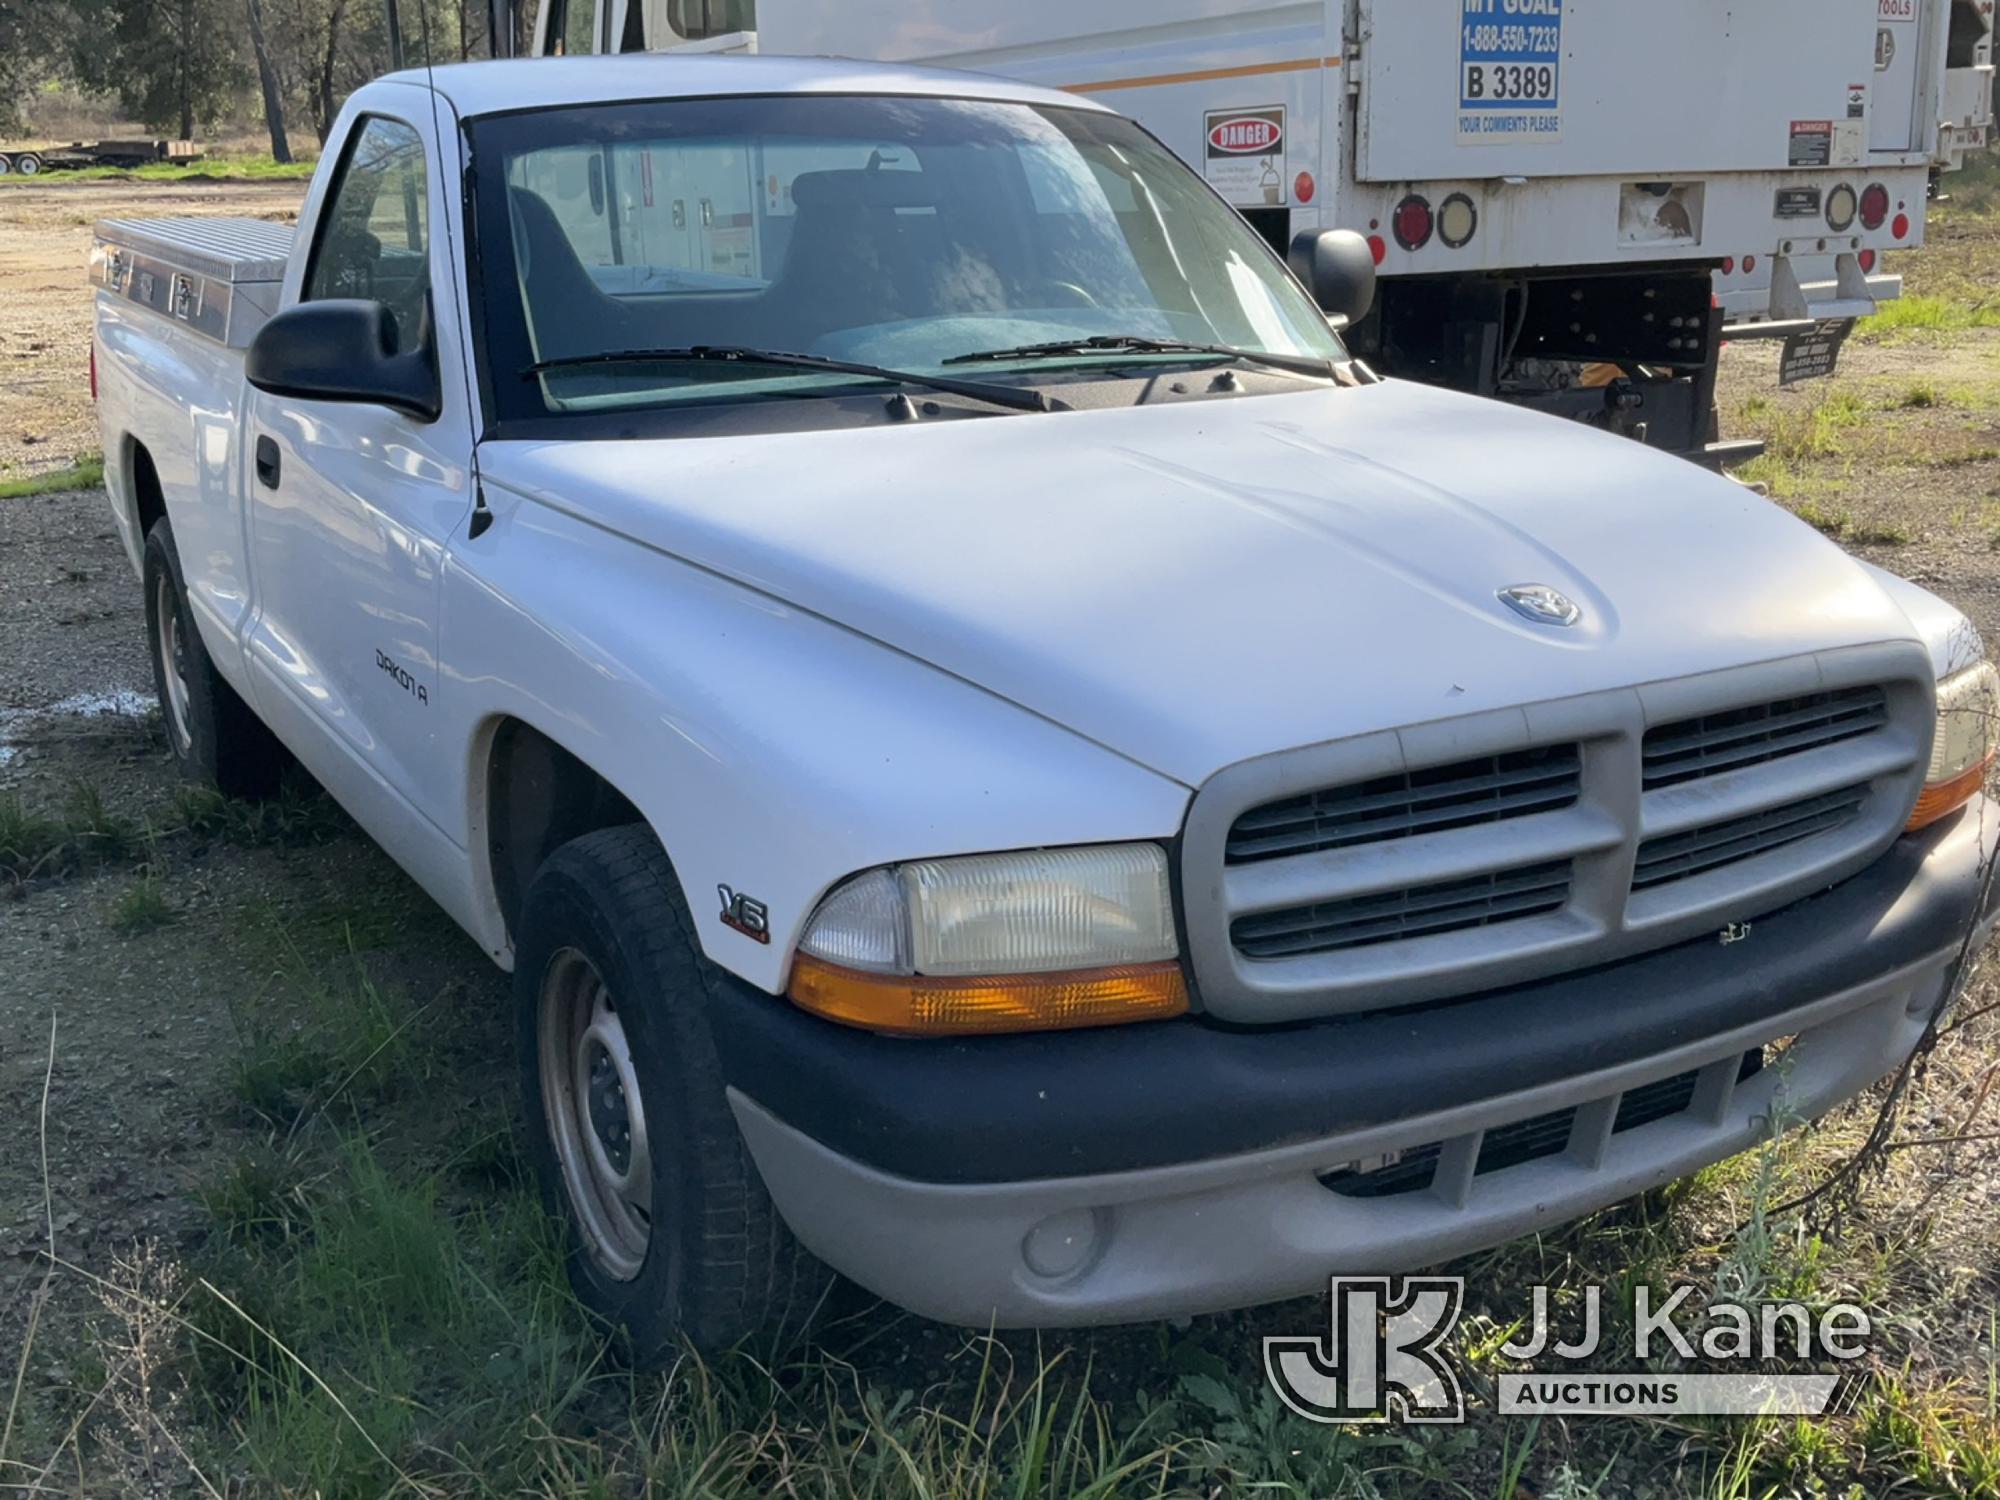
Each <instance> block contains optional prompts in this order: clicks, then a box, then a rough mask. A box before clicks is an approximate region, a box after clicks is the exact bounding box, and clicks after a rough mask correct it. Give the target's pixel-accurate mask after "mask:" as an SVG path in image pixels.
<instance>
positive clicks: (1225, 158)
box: [1201, 104, 1285, 207]
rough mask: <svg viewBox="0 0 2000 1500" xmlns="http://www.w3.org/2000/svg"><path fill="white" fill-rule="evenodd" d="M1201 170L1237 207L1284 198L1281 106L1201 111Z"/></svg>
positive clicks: (1273, 203)
mask: <svg viewBox="0 0 2000 1500" xmlns="http://www.w3.org/2000/svg"><path fill="white" fill-rule="evenodd" d="M1201 167H1202V175H1203V176H1204V177H1206V178H1207V179H1208V185H1209V186H1210V187H1212V188H1214V189H1215V190H1216V191H1217V192H1218V193H1220V194H1222V196H1223V197H1225V198H1227V199H1228V200H1229V201H1230V202H1231V203H1234V204H1237V205H1238V206H1250V207H1266V206H1268V207H1275V206H1278V205H1281V204H1283V203H1284V202H1285V108H1284V106H1283V105H1282V104H1271V105H1260V106H1258V107H1256V108H1253V109H1213V110H1210V111H1208V113H1206V114H1205V115H1203V116H1202V153H1201Z"/></svg>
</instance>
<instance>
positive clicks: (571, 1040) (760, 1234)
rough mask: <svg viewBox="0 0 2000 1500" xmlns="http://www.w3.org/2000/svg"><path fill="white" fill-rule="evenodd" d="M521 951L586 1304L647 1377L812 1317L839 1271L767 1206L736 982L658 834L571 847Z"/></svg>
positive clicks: (561, 1193) (555, 867)
mask: <svg viewBox="0 0 2000 1500" xmlns="http://www.w3.org/2000/svg"><path fill="white" fill-rule="evenodd" d="M519 931H520V943H519V946H518V948H517V950H516V953H515V965H514V996H515V1005H516V1011H517V1018H518V1034H519V1042H520V1053H521V1065H522V1083H523V1090H522V1092H523V1102H524V1104H525V1107H526V1113H527V1115H528V1129H527V1138H528V1140H529V1142H530V1148H529V1149H530V1155H531V1156H532V1158H533V1160H534V1164H535V1170H536V1176H537V1178H538V1179H539V1181H540V1183H541V1187H542V1192H543V1196H544V1199H545V1200H546V1202H547V1203H548V1205H549V1207H550V1209H551V1210H552V1211H553V1212H554V1213H556V1214H557V1215H558V1216H559V1217H560V1218H561V1219H562V1220H563V1221H564V1225H565V1228H566V1229H567V1231H568V1239H569V1254H568V1261H569V1272H570V1280H571V1283H572V1284H573V1285H574V1286H575V1288H576V1292H577V1295H578V1296H579V1297H580V1298H581V1299H582V1301H583V1302H584V1303H585V1305H586V1306H588V1307H590V1308H591V1309H592V1310H593V1311H594V1312H596V1313H598V1314H599V1315H600V1316H602V1317H603V1318H605V1319H606V1320H607V1321H609V1322H610V1323H612V1324H614V1325H616V1326H617V1327H619V1328H620V1329H622V1330H623V1331H624V1333H625V1334H626V1335H628V1336H629V1338H630V1341H631V1353H632V1356H633V1358H634V1360H635V1361H636V1362H637V1363H639V1364H641V1365H656V1364H660V1363H663V1362H664V1361H666V1360H669V1359H671V1358H673V1356H674V1355H675V1354H676V1353H677V1352H678V1345H679V1341H680V1340H681V1339H683V1338H685V1339H686V1340H688V1341H689V1342H690V1343H692V1344H693V1345H694V1346H695V1347H697V1348H698V1349H702V1350H705V1351H706V1350H715V1349H719V1348H722V1347H725V1346H727V1345H729V1344H731V1343H734V1342H735V1341H736V1340H738V1339H740V1338H743V1337H744V1336H746V1335H748V1334H751V1333H754V1332H758V1331H760V1330H764V1329H769V1328H773V1327H780V1328H781V1327H783V1326H785V1325H786V1324H788V1323H794V1322H795V1321H796V1320H799V1319H802V1318H804V1317H805V1316H806V1315H808V1314H809V1313H810V1311H811V1309H812V1307H813V1305H814V1302H815V1300H816V1297H817V1295H818V1293H819V1292H820V1291H821V1290H822V1289H823V1286H824V1283H825V1279H826V1275H827V1273H826V1272H825V1271H824V1270H823V1269H822V1268H821V1267H820V1266H819V1265H818V1263H817V1262H815V1261H813V1260H812V1258H811V1257H810V1256H809V1255H808V1254H807V1253H806V1251H805V1250H804V1249H803V1248H802V1247H801V1246H800V1245H799V1244H798V1243H797V1241H795V1240H794V1239H793V1238H792V1236H791V1234H790V1232H789V1231H788V1230H787V1229H786V1228H785V1226H784V1224H783V1222H782V1221H781V1220H780V1219H779V1217H778V1214H777V1210H776V1209H775V1208H774V1207H773V1206H772V1203H771V1200H770V1196H769V1195H768V1194H767V1193H766V1192H765V1190H764V1185H763V1182H762V1180H761V1179H760V1178H759V1177H758V1175H757V1169H756V1167H755V1165H754V1164H753V1163H752V1162H751V1160H750V1153H749V1149H748V1148H747V1147H746V1146H745V1145H744V1142H743V1138H742V1135H741V1134H740V1133H739V1132H738V1130H737V1128H736V1121H735V1119H734V1117H733V1116H732V1115H731V1113H730V1110H729V1104H728V1101H727V1100H726V1099H725V1097H724V1095H723V1080H722V1066H721V1062H720V1060H719V1059H718V1057H717V1054H716V1047H715V1038H714V1035H713V1033H712V1032H711V1031H710V1029H709V1015H710V1009H711V1007H710V995H711V992H712V990H713V988H714V987H715V986H716V985H718V984H720V983H721V982H723V981H722V980H721V978H720V976H719V974H718V973H717V971H716V970H715V969H714V968H713V967H712V966H711V965H710V964H709V963H708V961H707V960H706V959H705V958H703V957H702V955H701V953H700V951H699V949H698V947H697V945H696V943H695V940H694V935H693V934H694V924H693V921H692V919H691V918H690V917H689V915H688V911H687V907H686V904H685V903H684V902H683V901H682V899H681V895H680V889H679V885H678V883H677V882H676V880H675V878H674V873H673V869H672V867H671V865H669V863H668V861H667V856H666V853H665V851H664V850H662V849H661V848H660V845H659V842H658V840H656V839H655V838H654V837H653V836H652V833H651V832H650V831H649V830H648V829H646V828H644V827H642V826H636V825H635V826H630V827H624V828H607V829H603V830H600V831H599V832H596V833H591V834H586V835H584V836H583V837H582V838H579V839H576V840H574V841H573V842H571V843H568V844H565V845H563V846H562V848H560V849H558V850H556V852H555V853H554V854H552V855H550V856H549V858H548V860H547V861H546V862H545V863H544V864H543V865H542V868H541V869H540V871H539V872H537V874H536V876H535V878H534V880H533V882H532V883H531V884H530V885H529V887H528V893H527V897H526V899H525V901H524V902H523V905H522V914H521V921H520V925H519Z"/></svg>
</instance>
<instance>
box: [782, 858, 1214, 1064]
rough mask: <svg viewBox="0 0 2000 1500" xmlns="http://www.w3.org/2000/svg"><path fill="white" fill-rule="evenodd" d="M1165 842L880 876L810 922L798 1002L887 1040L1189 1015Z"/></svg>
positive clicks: (797, 966) (826, 905)
mask: <svg viewBox="0 0 2000 1500" xmlns="http://www.w3.org/2000/svg"><path fill="white" fill-rule="evenodd" d="M1179 957H1180V943H1179V940H1178V938H1177V936H1176V933H1175V928H1174V911H1173V896H1172V893H1171V890H1170V888H1169V885H1168V881H1167V855H1166V851H1165V850H1164V849H1162V848H1161V847H1160V846H1159V845H1158V844H1102V845H1097V846H1095V847H1090V848H1078V849H1043V850H1030V851H1027V852H1024V853H1020V854H978V855H971V856H968V857H966V858H962V859H925V860H915V861H912V862H911V863H909V864H903V865H893V866H889V867H887V868H884V869H877V870H869V871H866V872H865V873H863V874H860V875H856V876H855V877H853V878H852V879H851V880H848V881H846V882H845V883H844V884H842V885H840V886H838V887H836V888H835V889H834V890H833V891H832V893H831V894H829V895H828V896H827V898H826V899H825V900H824V901H822V902H821V903H820V905H819V909H818V910H817V911H815V912H814V913H813V915H812V919H811V921H809V922H808V923H807V924H806V931H805V935H804V936H803V937H802V938H801V939H800V941H799V951H798V955H797V957H796V958H795V959H794V961H793V965H792V980H791V985H790V988H789V994H790V995H791V998H792V1000H793V1002H794V1003H795V1004H797V1005H799V1006H800V1007H802V1008H803V1009H805V1010H809V1011H812V1012H813V1013H814V1014H816V1015H821V1016H825V1017H827V1018H828V1019H830V1020H835V1021H843V1022H846V1023H847V1024H848V1025H851V1026H865V1027H868V1028H869V1029H871V1030H875V1031H892V1032H902V1033H906V1034H914V1035H929V1036H938V1035H951V1034H964V1033H971V1032H992V1031H1045V1030H1055V1029H1058V1028H1062V1027H1069V1026H1104V1025H1110V1024H1113V1023H1116V1022H1121V1021H1147V1020H1154V1019H1157V1018H1160V1017H1163V1016H1175V1015H1179V1014H1181V1013H1182V1012H1184V1011H1185V1010H1186V1009H1187V1005H1188V998H1187V986H1186V984H1185V982H1184V981H1183V980H1182V977H1181V968H1180V963H1179Z"/></svg>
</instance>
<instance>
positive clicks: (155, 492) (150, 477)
mask: <svg viewBox="0 0 2000 1500" xmlns="http://www.w3.org/2000/svg"><path fill="white" fill-rule="evenodd" d="M125 472H126V475H127V479H128V482H129V485H130V488H131V493H132V498H131V502H130V503H131V506H132V520H133V523H134V524H135V525H137V526H138V528H139V545H140V546H141V547H143V546H145V545H146V537H147V535H148V534H149V533H150V532H151V531H152V529H153V523H154V522H155V521H157V520H159V519H160V517H161V516H164V515H165V514H166V513H167V495H166V491H165V490H163V489H161V488H160V472H159V470H157V469H155V468H154V467H153V455H152V454H150V453H148V452H147V451H146V445H145V444H144V443H141V442H138V441H137V440H131V451H130V453H129V454H128V455H127V457H126V460H125Z"/></svg>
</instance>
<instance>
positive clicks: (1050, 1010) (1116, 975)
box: [788, 953, 1188, 1036]
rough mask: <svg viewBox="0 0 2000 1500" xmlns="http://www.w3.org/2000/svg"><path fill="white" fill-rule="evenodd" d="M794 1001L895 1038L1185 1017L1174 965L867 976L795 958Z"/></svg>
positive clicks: (808, 958) (1184, 995) (818, 1013)
mask: <svg viewBox="0 0 2000 1500" xmlns="http://www.w3.org/2000/svg"><path fill="white" fill-rule="evenodd" d="M788 993H789V994H790V996H791V998H792V1003H793V1004H794V1005H797V1006H798V1007H799V1008H800V1009H801V1010H809V1011H811V1012H812V1013H813V1014H814V1015H816V1016H824V1017H826V1018H827V1019H828V1020H829V1021H839V1022H841V1023H842V1024H844V1025H847V1026H863V1027H866V1028H867V1029H868V1030H870V1031H886V1032H891V1033H894V1034H896V1035H900V1036H976V1035H980V1034H982V1033H992V1032H1003V1031H1061V1030H1065V1029H1067V1028H1070V1027H1076V1026H1116V1025H1120V1024H1122V1023H1124V1022H1127V1021H1158V1020H1164V1019H1165V1018H1167V1017H1169V1016H1178V1015H1183V1014H1185V1013H1186V1011H1187V1008H1188V997H1187V984H1186V982H1185V981H1184V980H1183V979H1182V978H1181V968H1180V965H1179V964H1177V963H1151V964H1126V965H1122V966H1120V967H1118V968H1111V969H1069V970H1062V971H1057V972H1054V973H1048V974H1001V975H993V976H985V975H982V976H977V977H971V978H956V977H932V976H929V975H923V974H914V975H912V974H869V973H864V972H863V971H862V970H860V969H849V968H845V967H843V966H841V965H839V964H830V963H827V962H826V961H825V960H823V959H817V958H813V957H811V956H810V955H808V954H804V953H801V954H800V955H798V957H797V958H796V959H795V960H794V961H793V964H792V983H791V987H790V989H789V990H788Z"/></svg>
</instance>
